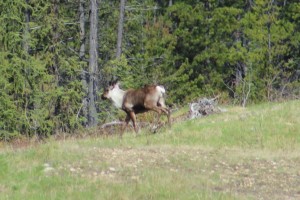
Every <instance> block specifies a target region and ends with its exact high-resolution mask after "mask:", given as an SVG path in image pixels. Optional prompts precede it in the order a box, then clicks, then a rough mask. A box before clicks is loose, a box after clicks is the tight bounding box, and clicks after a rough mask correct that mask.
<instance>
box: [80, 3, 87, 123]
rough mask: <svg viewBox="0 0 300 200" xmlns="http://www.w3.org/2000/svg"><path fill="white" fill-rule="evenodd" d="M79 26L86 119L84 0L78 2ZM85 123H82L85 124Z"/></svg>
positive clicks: (83, 111) (84, 115)
mask: <svg viewBox="0 0 300 200" xmlns="http://www.w3.org/2000/svg"><path fill="white" fill-rule="evenodd" d="M79 24H80V25H79V27H80V50H79V60H80V62H81V66H82V72H81V83H82V87H83V91H84V94H85V98H84V99H83V101H82V115H83V117H84V118H85V119H88V105H87V101H86V96H87V94H88V84H87V74H86V63H85V61H84V58H85V42H86V41H85V38H86V35H85V0H80V2H79ZM86 125H87V124H84V126H86Z"/></svg>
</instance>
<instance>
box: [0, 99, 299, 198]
mask: <svg viewBox="0 0 300 200" xmlns="http://www.w3.org/2000/svg"><path fill="white" fill-rule="evenodd" d="M299 107H300V102H299V101H291V102H285V103H276V104H275V103H272V104H269V103H268V104H261V105H256V106H253V107H250V108H247V109H243V108H239V107H231V108H228V112H226V113H222V114H216V115H212V116H209V117H207V118H202V119H197V120H191V121H184V122H180V123H176V124H174V125H173V127H172V128H171V129H165V130H164V131H161V132H160V133H158V134H149V133H141V135H139V136H137V137H136V136H135V135H134V134H132V133H127V134H125V136H124V138H123V139H120V138H119V137H117V136H112V137H108V138H102V137H98V138H87V139H80V140H75V139H70V140H66V141H49V142H47V143H46V144H41V145H37V146H31V147H28V148H25V149H14V148H11V147H10V146H9V145H2V147H1V149H0V199H259V198H261V199H299V198H300V178H299V177H300V167H299V166H300V156H299V150H300V135H299V134H300V123H299V122H300V109H299Z"/></svg>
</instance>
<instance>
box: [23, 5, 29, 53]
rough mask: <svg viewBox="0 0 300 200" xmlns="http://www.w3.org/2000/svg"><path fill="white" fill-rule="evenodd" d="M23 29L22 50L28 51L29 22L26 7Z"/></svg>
mask: <svg viewBox="0 0 300 200" xmlns="http://www.w3.org/2000/svg"><path fill="white" fill-rule="evenodd" d="M25 2H26V5H28V4H29V0H25ZM24 14H25V29H24V39H23V47H24V51H25V52H26V53H27V54H28V53H29V44H28V43H29V42H28V40H29V22H30V11H29V10H28V9H26V10H25V13H24Z"/></svg>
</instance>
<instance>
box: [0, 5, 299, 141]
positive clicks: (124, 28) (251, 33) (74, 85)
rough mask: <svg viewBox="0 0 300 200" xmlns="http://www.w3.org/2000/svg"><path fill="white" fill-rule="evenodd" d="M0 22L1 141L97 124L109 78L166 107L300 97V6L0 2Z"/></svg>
mask: <svg viewBox="0 0 300 200" xmlns="http://www.w3.org/2000/svg"><path fill="white" fill-rule="evenodd" d="M0 24H1V26H0V140H9V139H10V138H13V137H15V136H20V135H24V136H28V137H30V136H35V135H37V136H49V135H53V134H56V133H59V132H69V133H73V134H75V133H76V130H82V129H83V128H87V127H94V126H96V125H97V124H101V123H102V122H103V121H104V120H106V119H107V118H108V117H111V116H112V114H110V111H111V108H110V107H109V105H110V104H109V103H108V102H104V101H103V100H101V98H100V95H101V93H102V91H103V88H104V87H105V86H106V85H107V84H108V82H109V81H111V80H113V79H119V80H120V81H121V86H122V88H124V89H127V88H138V87H142V86H144V85H146V84H162V85H164V86H165V88H166V90H167V104H168V105H170V106H172V105H183V104H185V103H187V102H190V101H192V100H194V99H195V98H198V97H204V96H206V97H215V96H220V99H221V100H222V101H223V102H224V103H230V104H237V105H241V106H246V105H247V104H249V103H257V102H263V101H276V100H281V99H299V97H300V89H299V88H300V2H299V0H165V1H164V0H127V1H126V0H118V1H111V0H43V1H41V0H1V1H0Z"/></svg>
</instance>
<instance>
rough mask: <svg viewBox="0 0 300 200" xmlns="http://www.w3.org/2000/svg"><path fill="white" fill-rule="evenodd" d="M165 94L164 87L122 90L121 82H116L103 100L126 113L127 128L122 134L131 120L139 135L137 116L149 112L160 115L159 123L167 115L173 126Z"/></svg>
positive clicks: (107, 90) (104, 94)
mask: <svg viewBox="0 0 300 200" xmlns="http://www.w3.org/2000/svg"><path fill="white" fill-rule="evenodd" d="M165 93H166V90H165V88H164V87H163V86H162V85H146V86H144V87H143V88H139V89H128V90H122V89H120V86H119V82H118V81H114V82H111V83H110V84H109V86H108V87H107V88H106V89H105V90H104V92H103V94H102V95H101V98H102V99H103V100H105V99H108V100H110V101H111V102H112V103H113V104H114V106H115V107H117V108H119V109H122V110H123V111H124V112H126V114H127V115H126V118H125V126H124V127H123V130H122V131H121V132H122V133H121V134H123V132H124V130H125V128H126V127H127V126H128V123H129V122H130V120H131V121H132V124H133V128H134V130H135V132H136V133H138V128H137V124H136V114H139V113H144V112H148V111H155V112H157V113H158V119H157V120H158V122H159V119H160V116H161V114H165V115H167V117H168V124H169V126H171V121H170V120H171V119H170V118H171V112H170V110H169V109H168V108H167V106H166V105H165V99H164V96H165Z"/></svg>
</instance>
